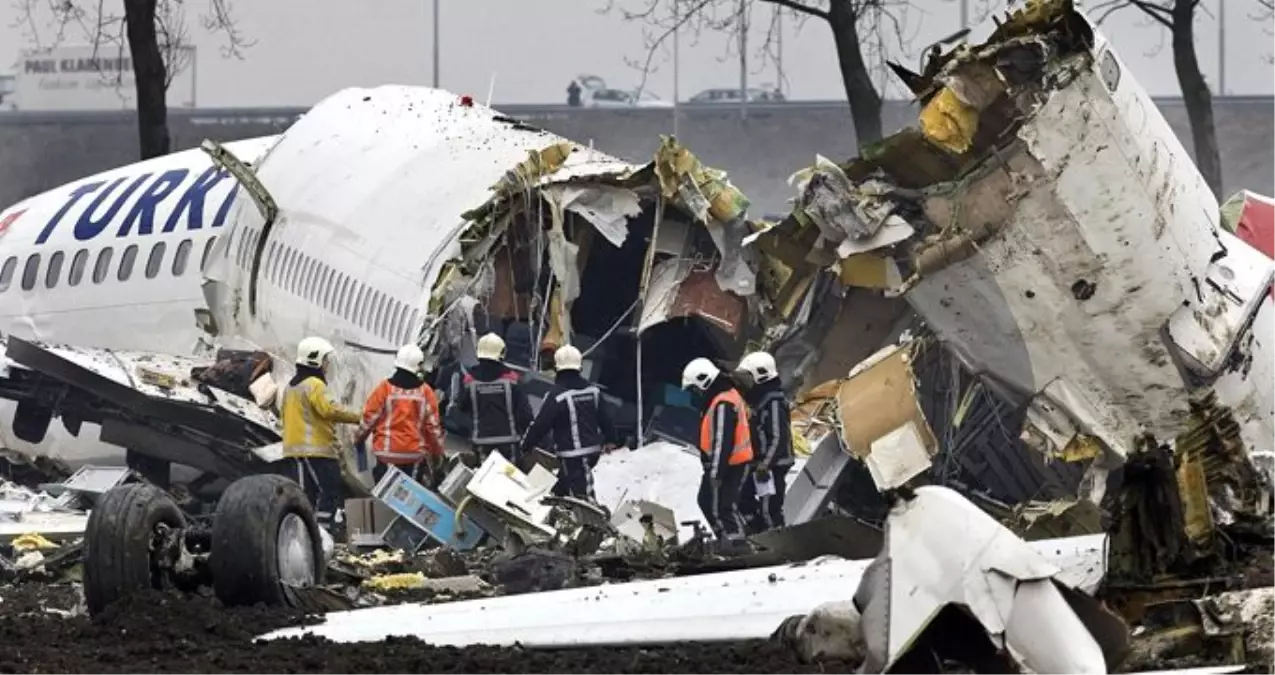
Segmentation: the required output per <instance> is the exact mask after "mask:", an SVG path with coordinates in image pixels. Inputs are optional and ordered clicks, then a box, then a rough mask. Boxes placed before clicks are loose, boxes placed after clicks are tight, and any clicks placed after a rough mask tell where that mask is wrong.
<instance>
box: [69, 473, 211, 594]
mask: <svg viewBox="0 0 1275 675" xmlns="http://www.w3.org/2000/svg"><path fill="white" fill-rule="evenodd" d="M160 523H163V524H165V525H168V526H169V527H174V528H181V527H185V525H186V517H185V516H184V515H183V514H182V512H181V509H179V508H177V504H176V503H175V502H174V501H173V500H172V498H171V497H169V496H168V494H167V493H165V492H164V491H163V490H160V489H159V488H157V487H155V486H153V485H148V484H146V483H134V484H132V485H124V486H121V487H116V488H111V489H110V490H107V492H106V494H104V495H102V497H101V498H100V499H98V501H97V505H96V506H95V507H94V508H93V510H92V512H90V513H89V522H88V525H87V526H86V527H85V530H84V600H85V602H86V603H87V604H88V610H89V614H97V613H98V612H100V611H102V609H104V608H105V607H106V606H107V605H110V604H111V603H113V602H115V601H116V600H119V599H121V598H123V597H124V596H126V595H128V594H130V593H135V592H137V591H142V590H147V589H156V590H160V589H163V588H165V587H166V586H168V582H167V581H166V580H165V579H164V577H163V575H162V574H161V573H160V572H159V571H158V569H156V568H155V566H154V565H153V564H152V563H151V555H150V543H151V535H152V534H153V533H154V531H155V526H156V525H158V524H160Z"/></svg>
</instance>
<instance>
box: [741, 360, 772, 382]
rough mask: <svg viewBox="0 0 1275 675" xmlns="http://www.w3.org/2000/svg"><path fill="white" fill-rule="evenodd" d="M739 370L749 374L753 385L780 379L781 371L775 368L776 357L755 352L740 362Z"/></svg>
mask: <svg viewBox="0 0 1275 675" xmlns="http://www.w3.org/2000/svg"><path fill="white" fill-rule="evenodd" d="M739 369H740V370H742V371H744V372H745V373H748V376H749V377H751V378H752V380H753V384H761V383H762V382H769V381H771V380H773V379H775V378H776V377H779V369H778V368H776V367H775V357H773V356H771V355H770V354H769V353H767V352H753V353H751V354H747V355H745V356H744V358H742V359H740V360H739Z"/></svg>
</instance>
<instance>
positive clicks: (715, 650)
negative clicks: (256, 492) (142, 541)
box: [0, 584, 854, 673]
mask: <svg viewBox="0 0 1275 675" xmlns="http://www.w3.org/2000/svg"><path fill="white" fill-rule="evenodd" d="M54 588H55V587H50V586H38V585H34V584H32V585H27V586H25V587H22V588H15V589H11V591H10V592H8V593H4V594H3V598H4V602H3V603H0V642H3V644H4V645H5V648H4V649H3V650H0V672H5V673H11V672H28V673H37V672H68V673H82V672H100V673H136V672H228V673H237V672H242V673H262V672H267V673H271V672H273V673H295V672H322V673H375V672H397V673H409V672H410V673H455V672H471V673H472V672H490V673H618V672H634V673H646V672H650V673H655V672H660V673H702V672H716V673H757V672H770V673H783V672H811V671H822V672H849V671H850V670H851V669H852V668H853V665H854V664H849V663H839V662H833V663H824V664H810V665H806V664H801V663H799V662H798V661H797V660H796V659H795V658H794V657H793V655H792V654H791V653H790V652H788V651H787V650H785V649H782V648H780V647H778V646H776V645H773V644H770V643H766V642H743V643H730V644H711V645H695V644H688V645H680V646H677V647H663V648H653V649H639V648H590V649H567V650H555V651H543V650H524V649H518V648H493V647H467V648H463V649H460V648H451V647H430V646H428V645H426V644H424V643H423V642H421V641H420V640H416V639H411V638H396V639H390V640H387V641H385V642H383V643H368V644H336V643H332V642H328V641H326V640H323V639H320V638H314V637H306V638H297V639H289V640H277V641H273V642H260V643H253V642H252V640H253V638H254V637H255V636H257V635H260V634H262V633H265V632H268V631H271V630H274V629H276V628H281V627H284V626H289V625H298V624H300V623H304V622H306V621H307V618H306V617H304V616H302V615H299V614H298V613H296V612H294V611H289V610H282V609H272V608H266V607H235V608H227V607H223V606H221V605H220V604H219V603H217V601H216V600H213V599H210V598H202V597H188V598H184V597H178V596H172V595H160V594H147V595H143V596H137V597H134V598H131V599H129V600H126V601H124V602H121V603H118V604H117V605H115V606H112V607H110V608H108V609H107V611H105V612H103V613H102V614H101V615H100V616H98V617H95V618H93V619H89V618H88V617H85V616H74V617H71V618H62V617H60V616H57V615H55V614H50V613H48V612H46V611H42V610H43V608H45V607H49V606H51V607H55V608H56V609H65V608H64V607H62V606H61V605H64V604H66V603H67V601H68V598H66V597H64V596H65V595H66V593H65V592H64V590H57V591H54V590H52V589H54ZM51 598H53V599H51Z"/></svg>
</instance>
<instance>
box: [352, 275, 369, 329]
mask: <svg viewBox="0 0 1275 675" xmlns="http://www.w3.org/2000/svg"><path fill="white" fill-rule="evenodd" d="M371 304H372V296H371V295H370V294H369V293H368V292H367V286H365V285H363V284H359V300H358V302H356V303H354V309H355V312H356V316H355V318H356V319H358V320H357V321H355V322H354V325H356V326H362V325H364V324H366V323H367V315H368V307H369V306H370V305H371Z"/></svg>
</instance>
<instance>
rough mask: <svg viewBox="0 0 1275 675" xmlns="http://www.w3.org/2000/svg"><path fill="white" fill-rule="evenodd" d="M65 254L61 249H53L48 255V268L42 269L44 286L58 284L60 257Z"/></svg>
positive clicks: (60, 265) (60, 266) (60, 268)
mask: <svg viewBox="0 0 1275 675" xmlns="http://www.w3.org/2000/svg"><path fill="white" fill-rule="evenodd" d="M64 257H65V256H64V255H63V254H62V252H61V251H54V252H53V255H51V256H49V268H48V269H47V270H45V271H44V287H45V288H53V287H54V286H57V285H58V275H59V274H61V273H62V259H63V258H64Z"/></svg>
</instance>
